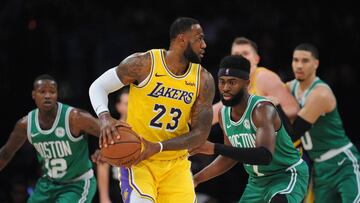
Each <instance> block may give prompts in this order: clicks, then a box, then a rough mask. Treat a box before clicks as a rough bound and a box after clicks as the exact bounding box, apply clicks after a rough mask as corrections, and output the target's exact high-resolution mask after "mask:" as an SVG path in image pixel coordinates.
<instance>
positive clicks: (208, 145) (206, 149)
mask: <svg viewBox="0 0 360 203" xmlns="http://www.w3.org/2000/svg"><path fill="white" fill-rule="evenodd" d="M214 146H215V144H214V143H212V142H209V141H206V142H205V143H204V144H203V145H201V146H200V147H197V148H194V149H191V150H190V151H189V153H190V155H191V156H192V155H195V154H199V153H200V154H207V155H213V154H214Z"/></svg>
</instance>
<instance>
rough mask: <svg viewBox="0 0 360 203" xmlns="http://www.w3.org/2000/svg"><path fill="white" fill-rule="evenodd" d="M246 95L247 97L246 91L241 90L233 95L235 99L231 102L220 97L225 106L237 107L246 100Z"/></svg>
mask: <svg viewBox="0 0 360 203" xmlns="http://www.w3.org/2000/svg"><path fill="white" fill-rule="evenodd" d="M244 95H245V89H244V88H241V90H240V91H239V92H238V93H237V94H235V95H233V97H232V98H231V99H230V100H225V99H224V96H223V95H220V98H221V102H222V103H223V104H224V105H225V106H236V105H237V104H240V102H241V101H242V100H243V99H244Z"/></svg>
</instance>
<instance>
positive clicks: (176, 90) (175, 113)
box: [127, 49, 201, 160]
mask: <svg viewBox="0 0 360 203" xmlns="http://www.w3.org/2000/svg"><path fill="white" fill-rule="evenodd" d="M149 53H150V55H151V60H152V67H151V71H150V75H149V76H148V77H149V78H148V79H146V80H145V82H144V84H139V85H135V84H131V85H130V93H129V104H128V116H127V123H129V125H130V126H131V127H132V129H133V130H134V131H135V132H136V133H138V134H139V135H140V136H141V137H143V138H144V139H146V140H148V141H150V142H159V141H164V140H168V139H171V138H174V137H177V136H181V135H184V134H186V133H187V132H189V130H190V129H189V126H188V122H189V120H190V114H191V108H192V106H193V104H194V101H195V100H196V97H197V95H198V91H199V85H200V69H201V66H200V65H199V64H194V63H190V64H189V67H188V69H187V71H186V73H185V74H183V75H181V76H178V75H174V74H173V73H172V72H171V71H170V70H169V68H168V67H167V65H166V62H165V56H164V53H165V50H162V49H153V50H150V51H149ZM187 153H188V152H187V150H180V151H164V152H161V153H158V154H156V155H154V156H153V157H151V159H158V160H169V159H174V158H177V157H180V156H184V155H187Z"/></svg>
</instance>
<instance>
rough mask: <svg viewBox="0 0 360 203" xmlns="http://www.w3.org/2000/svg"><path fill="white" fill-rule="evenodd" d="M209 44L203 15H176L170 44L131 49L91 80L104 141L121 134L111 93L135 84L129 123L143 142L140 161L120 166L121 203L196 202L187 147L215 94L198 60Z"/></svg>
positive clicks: (196, 139) (196, 140) (203, 132)
mask: <svg viewBox="0 0 360 203" xmlns="http://www.w3.org/2000/svg"><path fill="white" fill-rule="evenodd" d="M205 48H206V44H205V41H204V33H203V30H202V28H201V26H200V24H199V22H198V21H197V20H195V19H192V18H178V19H176V20H175V21H174V22H173V24H172V25H171V27H170V48H169V50H162V49H153V50H150V51H148V52H145V53H136V54H133V55H131V56H129V57H127V58H126V59H124V60H123V61H122V62H121V63H120V65H118V66H117V67H115V68H112V69H110V70H108V71H106V72H105V73H104V74H103V75H101V76H100V77H99V78H98V79H96V80H95V81H94V82H93V84H92V85H91V87H90V89H89V95H90V100H91V103H92V105H93V108H94V110H95V112H96V113H97V115H98V116H99V119H100V122H101V139H100V145H101V146H100V147H107V146H108V145H109V144H112V143H114V140H115V139H118V137H119V135H118V133H117V130H116V128H115V126H116V125H117V122H118V121H117V120H115V119H113V118H112V117H111V116H110V114H109V110H108V107H107V105H108V98H107V95H108V93H110V92H113V91H115V90H117V89H119V88H121V87H122V86H124V85H128V84H130V93H129V104H128V117H127V123H128V124H129V125H130V126H131V128H132V129H133V130H134V131H135V132H136V133H138V134H139V135H140V136H141V137H142V138H143V146H144V147H143V150H142V154H141V157H140V159H139V160H137V161H135V163H131V164H129V165H130V166H129V167H123V168H121V169H120V175H121V177H120V185H121V192H122V197H123V200H124V202H126V203H128V202H130V203H150V202H156V203H172V202H181V203H192V202H195V201H196V197H195V191H194V185H193V181H192V174H191V172H190V162H189V161H188V149H191V148H196V147H198V146H200V145H202V144H203V143H204V142H205V141H206V139H207V137H208V134H209V132H210V128H211V119H212V101H213V98H214V94H215V85H214V80H213V78H212V76H211V74H210V73H209V72H207V71H206V70H205V69H204V68H202V67H201V65H200V64H199V63H200V62H201V58H202V57H203V55H204V53H205ZM190 120H191V130H190V127H189V126H188V123H189V121H190Z"/></svg>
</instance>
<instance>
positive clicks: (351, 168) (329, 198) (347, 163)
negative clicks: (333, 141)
mask: <svg viewBox="0 0 360 203" xmlns="http://www.w3.org/2000/svg"><path fill="white" fill-rule="evenodd" d="M359 160H360V156H359V153H358V151H357V149H356V148H355V147H354V146H352V147H351V148H349V149H347V150H345V151H344V152H342V153H340V154H338V155H336V156H335V157H333V158H331V159H328V160H326V161H322V162H314V166H313V169H314V171H313V172H314V174H313V180H314V196H315V202H316V203H322V202H326V203H332V202H360V171H359Z"/></svg>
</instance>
